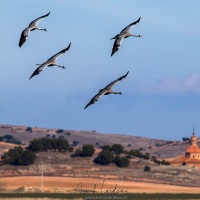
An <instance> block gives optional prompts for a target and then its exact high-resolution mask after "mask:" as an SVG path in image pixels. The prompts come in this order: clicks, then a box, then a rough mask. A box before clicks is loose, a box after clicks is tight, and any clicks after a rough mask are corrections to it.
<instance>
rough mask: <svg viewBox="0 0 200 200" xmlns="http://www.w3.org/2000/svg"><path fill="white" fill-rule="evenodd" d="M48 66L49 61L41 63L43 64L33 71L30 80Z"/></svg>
mask: <svg viewBox="0 0 200 200" xmlns="http://www.w3.org/2000/svg"><path fill="white" fill-rule="evenodd" d="M47 66H48V63H47V62H45V63H43V64H41V65H40V66H39V67H38V68H37V69H36V70H35V71H34V72H33V74H32V75H31V77H30V78H29V80H30V79H31V78H32V77H33V76H36V75H38V74H39V73H40V72H41V71H42V70H43V69H45V68H46V67H47Z"/></svg>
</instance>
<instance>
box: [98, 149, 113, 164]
mask: <svg viewBox="0 0 200 200" xmlns="http://www.w3.org/2000/svg"><path fill="white" fill-rule="evenodd" d="M112 161H113V155H112V153H111V152H110V151H108V150H102V151H101V152H100V153H99V155H98V156H97V157H96V158H95V159H94V162H95V163H97V164H102V165H108V164H110V163H111V162H112Z"/></svg>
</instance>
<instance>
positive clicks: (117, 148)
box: [111, 144, 124, 154]
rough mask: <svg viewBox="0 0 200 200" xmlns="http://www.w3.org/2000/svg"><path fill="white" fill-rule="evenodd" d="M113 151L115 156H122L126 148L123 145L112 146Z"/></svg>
mask: <svg viewBox="0 0 200 200" xmlns="http://www.w3.org/2000/svg"><path fill="white" fill-rule="evenodd" d="M111 151H112V152H113V153H115V154H121V153H123V152H124V147H123V146H122V145H121V144H113V145H112V146H111Z"/></svg>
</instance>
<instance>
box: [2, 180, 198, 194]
mask: <svg viewBox="0 0 200 200" xmlns="http://www.w3.org/2000/svg"><path fill="white" fill-rule="evenodd" d="M103 181H104V180H103V179H95V178H68V177H66V178H65V177H44V179H43V191H49V192H55V191H57V192H75V190H76V189H77V190H79V191H80V190H81V189H82V190H94V187H95V191H96V192H101V190H102V192H103V193H104V192H106V190H109V191H113V190H114V189H115V191H117V190H120V191H122V192H128V193H199V192H200V189H199V188H198V187H183V186H175V185H167V184H154V183H141V182H132V181H118V180H105V181H104V183H103ZM0 183H1V184H2V183H3V185H4V186H5V188H6V190H9V191H12V190H16V189H17V188H19V187H26V188H34V189H41V188H42V187H41V177H39V176H38V177H37V176H26V177H25V176H23V177H8V178H0ZM81 183H82V187H81ZM95 184H96V185H95ZM116 184H117V186H116Z"/></svg>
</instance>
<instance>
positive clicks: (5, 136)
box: [3, 134, 13, 140]
mask: <svg viewBox="0 0 200 200" xmlns="http://www.w3.org/2000/svg"><path fill="white" fill-rule="evenodd" d="M3 137H4V139H6V140H10V139H13V136H12V135H8V134H6V135H4V136H3Z"/></svg>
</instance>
